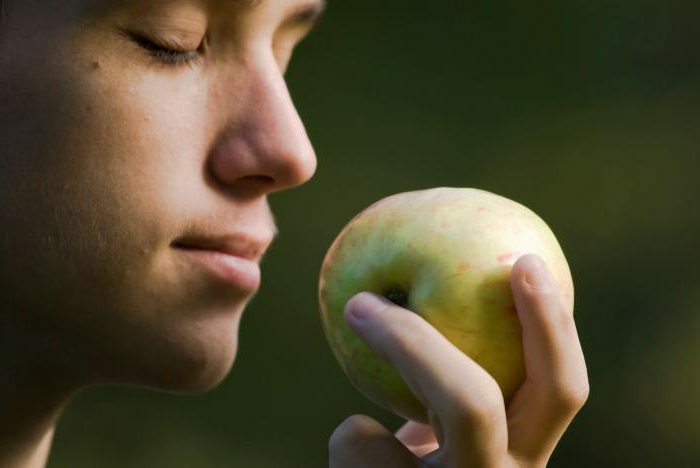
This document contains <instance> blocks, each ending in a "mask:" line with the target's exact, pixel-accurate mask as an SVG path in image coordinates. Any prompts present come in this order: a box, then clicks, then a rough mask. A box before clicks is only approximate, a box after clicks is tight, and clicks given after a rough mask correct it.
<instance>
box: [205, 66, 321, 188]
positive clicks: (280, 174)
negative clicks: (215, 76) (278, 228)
mask: <svg viewBox="0 0 700 468" xmlns="http://www.w3.org/2000/svg"><path fill="white" fill-rule="evenodd" d="M246 63H247V66H246V69H245V70H243V71H241V70H238V73H237V76H236V77H235V78H234V79H233V80H232V81H233V84H229V85H223V86H226V87H227V88H228V89H227V90H226V92H221V93H219V97H223V96H225V98H224V99H223V100H224V101H225V102H224V103H222V102H214V103H213V104H212V105H213V107H217V108H221V107H222V106H224V107H225V109H226V110H225V118H224V124H223V125H222V129H221V131H220V132H219V134H218V138H216V140H215V144H214V146H213V148H212V149H211V151H210V154H209V157H208V159H209V161H208V168H209V171H210V172H211V175H212V177H213V178H214V179H215V180H216V181H217V182H218V183H219V184H221V185H223V186H224V187H225V188H226V189H227V190H229V191H235V192H236V193H243V192H244V193H245V194H246V195H247V196H260V195H264V194H268V193H272V192H277V191H280V190H284V189H287V188H291V187H295V186H298V185H301V184H303V183H304V182H306V181H308V180H309V179H310V178H311V177H312V176H313V174H314V172H315V171H316V154H315V153H314V149H313V147H312V145H311V142H310V141H309V137H308V135H307V133H306V129H305V128H304V124H303V123H302V121H301V118H300V117H299V114H298V113H297V110H296V108H295V106H294V103H293V102H292V99H291V96H290V95H289V91H288V89H287V84H286V83H285V81H284V77H283V76H282V73H281V72H280V70H279V68H278V66H277V63H276V62H275V60H274V58H272V59H262V60H259V61H258V62H255V61H254V60H249V61H247V62H246Z"/></svg>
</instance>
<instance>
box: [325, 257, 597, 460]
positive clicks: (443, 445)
mask: <svg viewBox="0 0 700 468" xmlns="http://www.w3.org/2000/svg"><path fill="white" fill-rule="evenodd" d="M511 289H512V291H513V297H514V299H515V305H516V309H517V311H518V317H519V320H520V323H521V326H522V337H523V351H524V357H525V369H526V374H527V376H526V379H525V381H524V382H523V384H522V385H521V387H520V388H519V389H518V391H517V393H516V394H515V396H514V397H513V399H512V400H511V402H510V404H509V405H508V408H505V405H504V402H503V396H502V393H501V390H500V388H499V387H498V384H497V383H496V381H495V380H494V379H493V378H492V377H491V376H490V375H489V374H488V373H487V372H486V371H485V370H484V369H483V368H481V367H480V366H479V365H478V364H477V363H476V362H474V361H473V360H472V359H470V358H469V357H467V356H466V355H465V354H464V353H462V352H461V351H460V350H459V349H458V348H456V347H455V346H454V345H452V344H451V343H450V342H449V341H447V339H445V338H444V337H443V336H442V335H441V334H440V333H439V332H438V331H437V330H435V328H433V327H432V326H431V325H430V324H429V323H428V322H426V321H425V320H424V319H423V318H422V317H420V316H419V315H418V314H408V313H405V311H404V310H402V309H401V308H400V307H399V306H397V305H394V304H391V303H387V302H386V301H381V300H379V299H378V298H377V297H376V296H374V295H372V294H369V293H360V294H357V295H355V296H354V297H353V298H352V299H351V300H350V301H348V304H347V306H346V307H345V318H346V320H347V321H348V323H349V325H350V326H351V328H352V329H353V330H354V331H355V332H356V333H357V334H358V335H359V336H360V337H361V338H362V339H363V340H364V341H365V342H367V344H368V345H369V346H370V347H371V348H372V349H373V350H374V351H375V352H376V353H377V355H378V356H380V357H381V358H382V359H385V360H386V361H387V362H389V363H390V364H391V365H392V366H394V367H395V368H396V369H397V371H398V372H399V373H400V374H401V376H402V377H403V379H404V381H405V382H406V383H407V385H409V387H410V388H411V390H412V391H413V393H414V394H415V395H416V397H417V398H418V399H419V400H421V401H422V402H423V403H424V404H425V406H426V408H428V415H429V418H430V425H427V424H418V423H415V422H408V423H407V424H405V425H404V426H403V427H402V428H401V429H400V430H399V431H398V432H397V433H396V434H395V435H394V434H392V433H391V432H390V431H389V430H387V429H386V428H385V427H384V426H382V425H381V424H380V423H378V422H377V421H375V420H373V419H371V418H369V417H367V416H362V415H355V416H351V417H350V418H348V419H346V420H345V421H344V422H343V423H342V424H341V425H340V426H338V428H337V429H336V430H335V432H334V433H333V435H332V436H331V439H330V442H329V454H330V455H329V458H330V465H331V467H333V468H346V467H347V468H350V467H352V468H365V467H367V468H373V467H377V468H380V467H381V468H405V467H436V468H437V467H440V468H443V467H444V468H463V467H465V468H466V467H469V468H475V467H499V468H500V467H515V466H518V467H522V466H526V467H543V466H546V464H547V461H548V460H549V458H550V456H551V455H552V452H553V451H554V448H555V446H556V444H557V443H558V442H559V439H560V438H561V436H562V435H563V434H564V431H565V430H566V428H567V427H568V426H569V424H570V423H571V421H572V419H573V418H574V416H575V415H576V413H578V411H579V410H580V409H581V408H582V407H583V405H584V403H585V402H586V400H587V399H588V393H589V385H588V376H587V371H586V364H585V361H584V358H583V352H582V350H581V345H580V343H579V339H578V334H577V332H576V325H575V323H574V318H573V305H571V304H570V302H572V301H567V300H565V299H564V297H563V295H562V293H561V291H560V289H559V287H558V286H557V285H556V283H555V282H554V281H553V280H552V278H551V276H550V275H549V273H548V271H547V269H546V266H545V265H544V263H543V262H542V260H541V259H540V258H539V257H537V256H535V255H525V256H523V257H521V258H520V259H518V261H517V262H516V263H515V265H513V269H512V273H511ZM358 312H359V313H360V314H358ZM359 315H362V317H359Z"/></svg>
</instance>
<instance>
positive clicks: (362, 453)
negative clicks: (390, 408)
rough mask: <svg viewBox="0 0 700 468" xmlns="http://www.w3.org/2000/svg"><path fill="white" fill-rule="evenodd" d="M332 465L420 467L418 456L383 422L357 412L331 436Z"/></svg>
mask: <svg viewBox="0 0 700 468" xmlns="http://www.w3.org/2000/svg"><path fill="white" fill-rule="evenodd" d="M328 455H329V457H328V458H329V466H330V467H331V468H358V467H363V468H374V467H376V468H409V467H419V466H421V461H420V459H419V458H418V457H416V456H415V455H413V453H412V452H411V451H410V450H409V449H408V448H406V446H405V445H404V444H403V443H401V441H399V440H398V439H397V438H396V437H394V434H392V433H391V432H390V431H389V430H388V429H387V428H385V427H384V426H382V425H381V424H380V423H378V422H377V421H375V420H374V419H372V418H370V417H369V416H364V415H360V414H356V415H354V416H350V417H349V418H347V419H346V420H345V421H343V423H342V424H341V425H340V426H338V428H337V429H336V430H335V431H334V432H333V435H331V438H330V441H329V443H328Z"/></svg>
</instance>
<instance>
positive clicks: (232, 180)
mask: <svg viewBox="0 0 700 468" xmlns="http://www.w3.org/2000/svg"><path fill="white" fill-rule="evenodd" d="M318 1H319V0H261V1H258V2H252V1H248V2H246V1H243V0H240V1H238V2H230V1H229V2H224V1H221V0H216V1H215V0H210V1H206V0H157V1H153V0H151V1H145V0H144V1H135V0H134V1H116V0H115V1H106V0H60V1H59V0H22V1H20V0H12V1H9V2H8V1H6V2H4V3H5V5H4V6H3V9H2V10H1V11H2V12H3V14H0V20H1V21H2V23H3V24H2V30H1V31H0V109H2V112H0V226H3V229H2V231H1V232H0V293H2V297H3V301H2V304H1V305H0V466H3V467H10V468H14V467H42V466H44V465H45V464H46V460H47V457H48V453H49V449H50V445H51V440H52V437H53V433H54V430H55V426H56V424H57V421H58V419H59V417H60V415H61V412H62V411H63V409H64V408H65V406H66V404H67V403H68V402H69V400H70V399H71V398H73V397H74V396H75V395H76V394H78V393H79V392H81V391H82V390H84V389H87V388H89V387H91V386H95V385H104V384H123V385H139V386H144V387H149V388H153V389H157V390H161V391H168V392H176V393H183V394H184V393H188V394H189V393H200V392H204V391H207V390H210V389H212V388H214V387H216V386H217V385H218V384H219V383H220V382H221V380H222V379H223V378H224V377H225V376H226V374H227V373H228V372H229V370H230V368H231V366H232V365H233V362H234V359H235V355H236V349H237V337H238V326H239V322H240V319H241V314H242V312H243V310H244V309H245V307H246V305H247V304H248V303H249V301H250V299H251V298H252V296H253V294H254V292H251V291H249V290H246V291H244V290H242V289H240V288H233V287H231V286H229V285H225V284H223V283H221V282H217V281H213V280H212V278H211V277H210V276H207V275H205V274H204V273H203V272H202V271H201V270H198V269H194V268H191V265H190V264H189V263H187V262H186V261H185V259H184V258H183V257H182V255H181V254H180V253H179V252H177V251H176V249H174V248H173V247H172V245H171V243H172V242H173V241H174V240H175V239H177V238H178V237H180V236H183V235H184V234H187V233H189V232H192V231H196V232H199V233H229V232H246V233H248V234H250V235H254V236H255V237H257V238H258V239H259V240H260V241H261V242H264V244H265V245H269V243H270V242H271V240H272V238H273V236H274V233H275V232H276V228H275V223H274V219H273V216H272V213H271V211H270V209H269V205H268V200H267V197H268V195H269V194H272V193H275V192H278V191H281V190H284V189H288V188H291V187H295V186H298V185H301V184H303V183H304V182H306V181H307V180H309V179H310V178H311V177H312V175H313V173H314V171H315V168H316V157H315V154H314V151H313V148H312V146H311V143H310V142H309V139H308V137H307V135H306V132H305V130H304V127H303V124H302V122H301V120H300V119H299V116H298V114H297V112H296V109H295V108H294V105H293V103H292V101H291V99H290V96H289V94H288V90H287V87H286V84H285V82H284V76H283V75H284V71H285V70H286V68H287V65H288V62H289V59H290V56H291V52H292V49H293V47H294V45H295V44H296V43H297V42H299V41H300V40H301V39H302V38H303V36H304V35H305V34H307V33H308V32H309V30H310V28H311V26H312V21H311V20H312V17H313V16H314V14H313V13H309V12H307V14H303V15H301V16H299V15H298V14H297V13H298V11H299V9H300V8H302V7H305V6H309V7H310V8H312V9H315V10H318V9H319V6H320V4H319V3H318ZM292 18H296V20H292ZM134 36H138V37H140V38H143V37H146V38H147V39H148V40H149V41H150V42H151V43H153V42H158V43H161V45H163V44H162V43H166V45H168V46H170V48H173V46H177V48H178V49H180V50H185V51H189V52H188V53H187V55H188V56H190V57H194V58H195V60H194V61H192V62H190V63H187V64H180V65H173V64H166V63H165V62H163V61H162V60H161V61H159V59H158V58H157V57H155V56H154V55H153V48H152V47H150V46H148V45H147V44H145V43H144V42H143V40H141V42H139V41H137V40H135V37H134ZM203 37H206V40H205V41H204V45H202V46H200V44H201V43H202V38H203ZM144 45H146V47H144ZM149 47H150V49H149ZM517 265H518V264H516V267H515V268H516V269H517V268H518V267H517ZM526 267H527V264H525V266H524V267H521V268H523V272H524V271H526V270H527V268H526ZM518 291H520V292H516V297H517V294H521V296H522V297H529V298H530V299H529V300H530V302H529V303H531V304H535V305H532V306H531V307H530V309H527V307H526V306H521V305H519V307H522V308H523V309H522V311H525V313H524V314H523V316H522V317H521V320H522V318H523V317H534V318H533V319H532V320H531V322H532V323H533V324H532V325H529V327H530V328H529V329H530V330H534V333H540V334H545V335H546V336H547V337H550V338H552V340H554V341H552V342H551V343H549V342H548V343H549V344H551V347H548V348H546V349H541V350H540V351H538V352H540V353H544V354H543V356H544V361H546V362H551V363H552V366H554V364H557V365H558V366H559V367H556V368H555V367H552V368H551V369H550V370H551V372H552V374H551V377H552V379H553V380H554V381H555V382H556V383H557V385H556V386H555V387H556V388H557V389H568V388H569V387H566V386H565V385H563V384H564V383H567V382H568V380H567V379H568V378H569V375H570V373H571V372H573V371H572V369H574V370H576V369H578V370H579V371H580V370H581V368H582V367H581V366H583V361H582V358H581V361H580V362H578V361H576V362H575V363H574V364H576V365H577V366H578V367H570V366H565V365H564V362H563V361H562V356H563V355H566V356H569V354H572V353H575V352H576V350H577V349H580V348H577V347H576V346H577V343H578V341H577V340H576V341H575V343H574V342H573V341H571V340H569V341H565V342H564V341H562V336H564V335H562V336H559V335H557V333H559V332H557V331H556V330H558V329H555V330H554V331H551V333H550V331H549V328H548V327H549V326H550V325H551V324H555V325H557V326H558V325H561V324H565V323H567V322H566V321H565V320H563V319H559V318H556V317H557V316H556V315H552V316H551V317H550V316H549V315H547V314H549V313H551V314H553V313H554V312H553V311H555V309H554V308H552V307H551V306H546V305H545V304H544V299H543V298H545V297H550V296H551V297H553V296H552V294H553V293H550V294H549V295H545V296H538V295H532V294H530V295H528V294H526V293H524V292H523V291H524V289H523V290H518ZM521 301H522V299H521ZM356 302H357V301H355V302H352V301H351V303H356ZM519 304H527V302H520V303H519ZM522 311H521V312H522ZM380 315H381V316H383V314H380ZM546 317H549V318H546ZM366 323H372V324H373V325H372V328H373V329H374V327H375V326H376V330H377V331H379V332H376V333H375V332H372V333H370V332H369V328H368V327H367V326H361V325H357V327H356V330H357V332H358V333H359V334H360V335H361V336H362V337H363V338H364V339H367V340H368V341H369V342H371V345H372V346H373V347H375V348H376V349H380V348H381V349H385V350H387V349H393V347H394V346H395V345H396V343H397V339H399V338H397V337H400V336H402V335H401V333H400V331H401V330H400V328H396V327H398V326H400V325H399V324H392V323H389V322H387V321H386V320H384V319H374V320H373V321H371V322H366ZM526 323H528V322H526V321H525V320H523V324H524V326H525V324H526ZM411 326H415V327H417V328H416V330H419V331H420V333H423V334H425V336H430V337H431V338H430V339H432V340H434V341H435V344H436V346H427V347H423V348H422V351H423V353H421V355H420V356H416V355H411V353H408V352H406V351H401V350H400V349H398V351H396V352H395V353H394V354H392V355H391V356H393V357H392V358H391V359H392V363H393V364H395V365H396V366H397V368H399V369H400V370H401V371H402V372H413V373H421V372H423V370H424V369H425V367H426V366H428V367H430V363H433V364H434V363H436V362H441V363H444V362H445V358H447V359H448V361H449V362H451V363H452V365H451V366H436V367H434V368H432V367H431V369H432V371H433V372H432V373H426V374H425V376H424V377H423V378H424V379H428V380H426V381H425V382H424V383H423V385H426V386H428V387H434V392H433V393H431V395H432V396H431V398H432V399H431V404H430V405H429V406H430V407H432V408H435V409H436V411H438V408H439V411H440V412H442V411H445V409H446V408H450V407H451V406H454V408H453V409H454V410H455V411H454V414H455V415H459V418H455V419H454V420H450V422H451V423H453V424H448V425H447V426H446V427H442V426H435V427H436V428H437V429H438V430H442V431H444V432H442V433H441V434H444V437H445V440H448V441H454V440H457V439H459V440H462V438H464V441H466V442H468V443H465V444H462V445H453V444H452V443H450V444H448V445H445V446H444V447H440V449H439V451H440V453H444V454H445V455H444V456H443V458H441V459H440V460H439V462H440V463H443V462H444V466H465V465H463V464H462V463H463V460H466V459H467V458H469V457H471V458H470V459H478V460H482V459H483V460H486V458H485V455H484V457H482V455H483V454H491V453H492V451H489V450H491V448H493V447H501V448H502V446H503V440H504V439H503V437H504V435H503V426H502V425H501V422H500V420H498V419H497V418H496V416H495V413H494V414H491V413H489V411H493V408H494V407H495V405H492V404H489V402H492V400H493V398H483V396H484V395H492V396H493V395H495V394H493V393H489V392H490V391H493V388H489V387H488V386H486V387H485V388H477V389H474V388H470V387H459V388H458V387H455V386H452V387H450V388H446V387H445V386H444V385H442V384H443V383H444V379H445V378H446V377H447V376H446V375H442V374H443V373H444V372H448V371H450V370H454V369H458V370H460V371H463V372H472V373H477V374H478V370H477V369H474V368H473V366H472V367H469V364H468V363H469V361H468V360H465V357H464V356H463V355H461V356H460V355H456V354H454V353H453V354H451V355H450V354H449V351H447V350H446V348H445V346H442V345H440V344H439V338H438V337H436V336H433V335H429V333H431V332H430V331H429V329H428V328H426V327H425V325H424V324H418V323H413V324H412V325H411ZM421 327H422V328H421ZM567 327H568V328H567V330H568V331H567V333H569V335H571V334H572V333H573V335H572V336H574V337H575V329H572V328H571V325H568V326H567ZM562 333H563V332H562ZM550 335H551V336H550ZM555 335H556V336H555ZM569 335H566V337H568V338H571V337H572V336H569ZM556 337H558V338H557V339H555V338H556ZM557 340H558V341H557ZM526 351H527V344H526ZM445 353H448V354H445ZM531 353H532V351H531ZM562 353H563V354H562ZM577 375H578V374H577ZM583 375H584V376H585V367H583ZM559 383H561V385H559ZM579 383H581V382H579ZM531 385H534V384H531ZM581 385H582V384H581ZM538 388H539V387H538ZM582 388H583V386H581V387H580V388H579V390H580V389H582ZM586 388H587V387H586ZM546 390H547V388H544V389H543V390H542V392H545V393H542V392H540V393H538V394H537V395H539V398H540V399H538V400H536V401H538V402H540V404H539V407H538V408H540V410H541V411H543V412H545V413H547V414H550V415H561V414H567V415H569V416H571V415H572V412H571V410H570V409H571V408H570V407H569V406H567V410H566V411H563V410H561V408H560V405H559V402H558V400H554V402H553V403H550V401H549V400H546V401H545V400H542V399H541V395H546V394H547V393H546ZM531 393H532V392H531ZM577 395H578V396H579V399H578V400H576V402H577V403H578V402H579V400H581V396H582V395H584V393H583V392H582V391H580V392H579V393H577ZM475 401H478V402H480V403H474V402H475ZM567 401H568V400H567ZM465 402H472V403H473V405H472V406H469V405H465V404H464V403H465ZM484 402H485V403H484ZM484 404H486V407H485V408H486V409H484V408H482V407H481V406H480V405H482V406H483V405H484ZM570 406H573V405H570ZM487 410H489V411H487ZM436 414H437V413H436ZM439 414H442V413H439ZM474 414H477V415H489V416H493V417H492V418H491V419H489V418H487V420H488V422H489V424H491V423H493V424H496V426H497V427H500V428H501V431H500V432H499V431H493V432H488V431H479V432H478V434H482V435H483V437H480V438H479V439H478V440H477V439H474V436H473V434H472V433H471V432H470V431H468V430H466V429H468V428H472V427H474V424H473V419H474V418H473V415H474ZM525 416H527V417H529V415H525ZM525 416H522V418H521V419H517V417H518V414H516V419H517V420H516V423H517V424H519V425H520V426H521V427H523V429H522V431H523V434H526V435H527V437H531V438H532V439H533V440H532V444H530V442H529V441H528V440H525V439H523V442H522V446H523V447H525V448H528V447H529V448H528V449H527V450H525V449H522V456H523V457H524V456H526V455H528V454H531V453H538V454H540V455H541V452H542V450H541V444H542V440H544V438H545V436H544V435H542V436H540V435H539V434H540V433H546V434H545V435H547V440H548V441H549V442H548V443H549V444H550V445H548V447H550V446H551V447H553V444H555V443H556V440H558V437H559V436H560V434H561V432H563V429H564V427H565V424H563V422H561V423H560V424H553V423H552V424H550V425H544V426H539V425H535V426H533V427H537V428H538V430H537V431H526V430H525V429H526V425H529V424H531V422H530V420H529V419H527V417H525ZM460 418H461V419H460ZM443 420H445V419H444V418H443ZM556 420H557V421H559V420H561V416H558V419H556ZM518 421H521V422H518ZM567 424H568V422H567ZM453 427H454V428H456V429H457V432H451V431H452V429H453ZM489 427H491V426H489ZM378 431H379V429H378V428H377V425H376V424H375V423H373V422H371V421H369V420H368V419H366V418H362V417H354V418H351V419H349V420H348V421H346V422H345V423H344V424H342V425H341V426H340V427H339V429H338V430H337V431H336V432H335V433H334V435H333V436H332V438H331V447H330V453H331V464H332V465H335V466H358V462H357V460H361V459H362V458H358V457H360V456H367V455H369V454H370V448H371V449H372V453H376V452H381V457H383V459H393V458H395V457H404V458H403V459H401V460H405V462H406V463H413V462H415V459H414V458H406V457H408V456H409V455H410V456H411V457H417V456H421V451H422V450H427V449H430V448H432V445H430V444H434V443H435V442H434V440H435V438H434V436H433V435H432V432H431V430H430V429H429V428H427V427H418V426H413V425H411V424H408V425H407V426H405V427H404V428H402V430H401V431H399V434H398V435H397V437H398V438H395V439H394V438H393V437H394V436H393V435H391V434H390V433H389V435H391V437H392V439H389V438H387V437H384V436H385V435H386V434H385V433H384V432H382V435H383V437H384V439H386V440H391V441H393V442H392V443H391V444H383V442H382V443H376V442H377V441H384V439H382V438H381V437H377V436H376V434H377V433H378ZM379 432H381V431H379ZM487 435H488V437H487ZM491 436H493V437H491ZM440 437H442V436H440ZM440 437H438V438H440ZM523 437H525V436H523ZM396 441H398V442H396ZM401 441H404V442H401ZM423 442H425V444H423ZM404 443H405V444H406V445H404ZM397 444H398V445H397ZM406 447H408V448H406ZM399 450H403V452H399ZM465 450H466V451H467V452H468V453H469V454H472V455H469V457H467V454H465V453H462V452H464V451H465ZM399 453H400V455H397V454H399ZM493 453H495V452H493ZM414 454H417V455H414ZM465 457H466V458H465ZM479 457H481V458H479ZM396 460H400V458H396ZM397 463H398V461H397ZM436 463H437V462H436ZM359 466H362V465H361V464H360V465H359ZM367 466H371V465H367ZM382 466H388V465H382ZM395 466H412V465H410V464H404V465H395ZM470 466H477V465H470Z"/></svg>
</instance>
